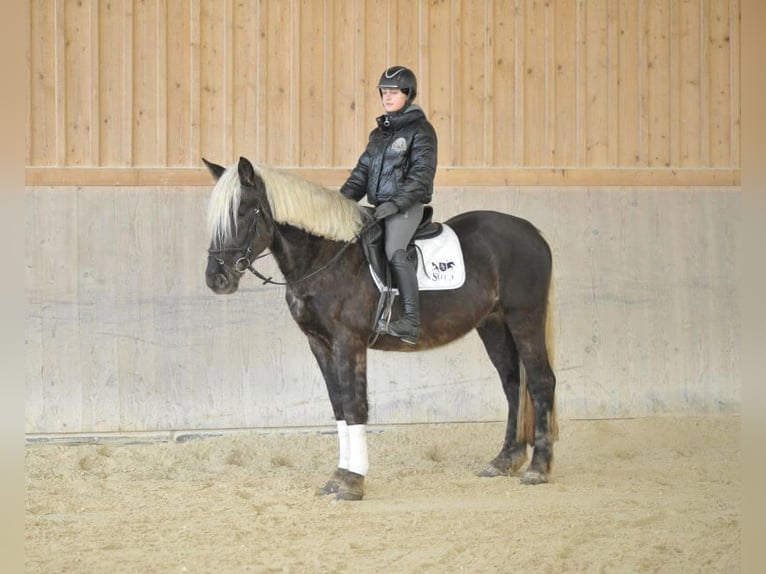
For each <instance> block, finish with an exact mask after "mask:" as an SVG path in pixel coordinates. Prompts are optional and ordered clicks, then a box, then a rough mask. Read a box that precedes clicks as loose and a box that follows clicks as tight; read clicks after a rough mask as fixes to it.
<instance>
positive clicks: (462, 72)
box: [453, 3, 487, 167]
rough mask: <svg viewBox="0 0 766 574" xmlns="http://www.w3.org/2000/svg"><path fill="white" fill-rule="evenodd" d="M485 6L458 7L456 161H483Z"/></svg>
mask: <svg viewBox="0 0 766 574" xmlns="http://www.w3.org/2000/svg"><path fill="white" fill-rule="evenodd" d="M483 8H484V6H483V5H481V4H478V3H474V5H473V6H472V9H460V7H458V10H457V13H458V17H457V20H456V26H457V33H458V42H457V45H458V49H457V54H456V63H457V69H456V75H455V82H456V85H457V86H460V93H461V97H460V98H458V99H457V102H456V104H457V105H456V109H455V112H456V115H457V118H460V121H457V122H454V124H453V125H454V128H453V129H454V132H453V137H454V138H455V147H456V149H455V152H456V153H455V161H456V162H457V163H459V164H461V165H465V166H474V167H475V166H481V165H485V163H486V151H485V150H486V148H485V137H484V134H485V132H486V127H485V123H484V105H485V102H486V99H487V94H486V84H485V78H486V73H485V59H486V55H485V50H484V46H485V27H486V18H487V17H486V13H485V11H484V9H483Z"/></svg>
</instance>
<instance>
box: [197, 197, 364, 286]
mask: <svg viewBox="0 0 766 574" xmlns="http://www.w3.org/2000/svg"><path fill="white" fill-rule="evenodd" d="M259 215H261V208H260V207H256V208H255V209H254V210H253V222H252V223H251V224H250V227H249V228H248V230H247V236H246V237H245V242H246V245H247V249H245V250H244V251H245V254H244V255H243V256H242V257H240V258H239V259H237V260H236V261H235V262H234V265H233V266H229V265H228V264H227V263H226V262H225V261H224V260H223V258H222V257H220V255H223V254H224V253H227V252H231V251H242V248H241V247H219V248H217V249H213V248H212V247H211V248H210V249H208V250H207V252H208V255H209V256H210V257H212V258H213V260H214V261H215V262H216V263H218V265H220V266H221V267H224V268H226V269H229V270H233V271H235V272H237V273H240V274H241V273H244V272H245V271H250V272H251V273H252V274H253V275H255V276H256V277H258V279H260V280H261V281H263V284H264V285H266V284H267V283H271V284H272V285H287V282H286V281H274V280H273V279H272V278H271V277H266V276H265V275H263V274H262V273H260V272H259V271H258V270H257V269H256V268H255V266H254V265H253V261H254V260H256V259H260V258H261V257H266V256H267V255H271V252H269V253H264V254H262V255H258V256H256V257H253V240H254V239H255V233H256V222H257V220H258V216H259ZM376 223H377V221H376V220H374V219H373V220H371V221H368V222H367V223H365V224H364V225H363V226H362V229H360V230H359V233H358V234H356V235H355V236H354V240H352V241H347V242H346V243H344V244H343V247H341V248H340V249H339V250H338V252H337V253H336V254H335V255H333V256H332V258H331V259H330V260H329V261H328V262H327V263H325V264H324V265H322V266H321V267H319V268H318V269H315V270H314V271H312V272H310V273H309V274H308V275H304V276H303V277H301V278H299V279H295V280H294V281H291V283H299V282H301V281H305V280H306V279H309V278H311V277H314V276H315V275H318V274H319V273H321V272H322V271H324V270H325V269H327V268H328V267H330V266H331V265H332V264H333V263H335V262H336V261H337V260H338V259H339V258H340V256H341V255H343V253H345V251H346V249H348V248H349V247H350V246H351V244H352V243H353V242H354V241H355V240H356V239H359V237H360V236H361V235H362V234H363V233H364V232H365V231H367V230H368V229H369V228H370V227H372V226H373V225H375V224H376Z"/></svg>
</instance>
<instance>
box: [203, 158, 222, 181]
mask: <svg viewBox="0 0 766 574" xmlns="http://www.w3.org/2000/svg"><path fill="white" fill-rule="evenodd" d="M202 161H203V162H205V165H206V166H207V169H208V171H209V172H210V173H212V174H213V177H214V178H215V179H216V181H218V180H219V179H221V176H222V175H223V172H224V171H226V168H225V167H222V166H220V165H218V164H215V163H212V162H209V161H207V160H206V159H205V158H204V157H203V158H202Z"/></svg>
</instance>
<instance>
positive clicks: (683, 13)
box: [678, 0, 702, 167]
mask: <svg viewBox="0 0 766 574" xmlns="http://www.w3.org/2000/svg"><path fill="white" fill-rule="evenodd" d="M678 21H679V23H678V29H679V32H678V33H679V38H678V44H679V47H678V60H679V63H678V68H679V74H680V78H679V82H680V94H679V99H680V100H681V102H682V105H681V109H680V113H679V121H680V126H679V134H678V139H679V141H678V147H679V164H680V165H681V167H688V166H692V165H699V162H700V140H701V138H702V133H701V132H700V121H699V120H700V114H701V113H702V112H701V109H700V94H701V83H702V75H701V69H700V50H699V47H700V26H699V22H700V5H699V0H682V2H681V3H680V6H679V7H678Z"/></svg>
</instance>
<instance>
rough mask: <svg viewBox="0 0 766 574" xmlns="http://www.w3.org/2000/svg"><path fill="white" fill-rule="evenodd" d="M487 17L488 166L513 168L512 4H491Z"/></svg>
mask: <svg viewBox="0 0 766 574" xmlns="http://www.w3.org/2000/svg"><path fill="white" fill-rule="evenodd" d="M491 6H492V9H491V13H490V16H489V18H490V26H491V27H490V40H489V43H490V47H489V50H490V52H489V54H490V56H489V59H490V66H489V75H490V78H491V82H492V84H491V90H490V94H489V95H490V98H491V101H492V114H491V116H490V122H489V128H488V130H489V137H490V143H489V150H488V161H489V164H490V165H497V166H501V165H502V166H511V165H513V164H514V156H515V154H514V138H515V132H516V128H515V115H514V104H515V99H516V98H515V97H514V96H515V93H516V92H517V89H516V84H515V73H514V72H515V66H516V50H515V47H516V18H515V8H516V2H515V0H495V1H494V2H492V4H491Z"/></svg>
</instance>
